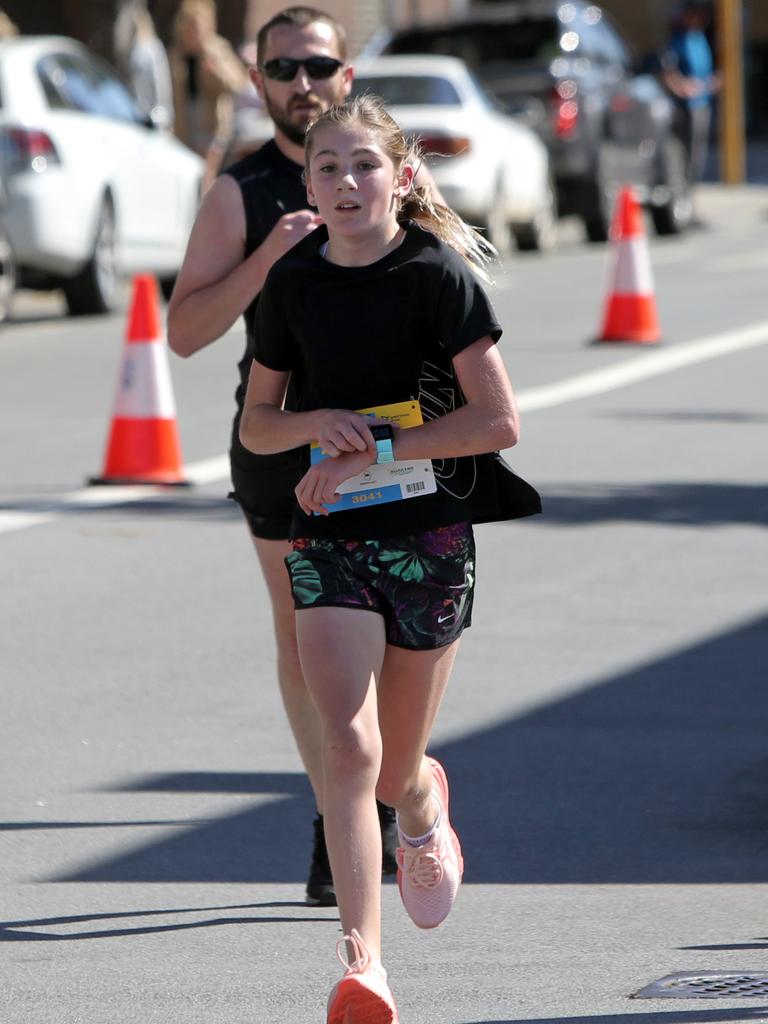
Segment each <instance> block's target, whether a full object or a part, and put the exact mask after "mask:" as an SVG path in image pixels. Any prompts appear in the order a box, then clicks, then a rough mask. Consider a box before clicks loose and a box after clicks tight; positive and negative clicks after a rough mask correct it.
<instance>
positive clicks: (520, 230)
mask: <svg viewBox="0 0 768 1024" xmlns="http://www.w3.org/2000/svg"><path fill="white" fill-rule="evenodd" d="M514 233H515V240H516V241H517V247H518V249H520V250H521V251H523V252H527V251H531V250H538V251H539V252H547V251H549V250H550V249H552V248H554V245H555V242H556V241H557V194H556V192H555V183H554V182H553V181H552V179H551V178H550V179H549V181H548V183H547V188H546V190H545V195H544V197H543V199H542V201H541V205H540V206H539V208H538V210H537V211H536V213H535V214H534V216H533V219H532V220H530V221H529V222H528V223H527V224H520V225H518V226H517V227H515V229H514Z"/></svg>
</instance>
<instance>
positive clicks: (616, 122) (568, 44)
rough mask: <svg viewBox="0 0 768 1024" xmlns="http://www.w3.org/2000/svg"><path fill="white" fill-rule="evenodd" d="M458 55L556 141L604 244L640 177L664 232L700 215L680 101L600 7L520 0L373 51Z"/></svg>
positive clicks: (579, 203) (593, 234)
mask: <svg viewBox="0 0 768 1024" xmlns="http://www.w3.org/2000/svg"><path fill="white" fill-rule="evenodd" d="M364 52H365V53H366V55H367V54H373V53H398V54H400V53H410V54H414V53H437V54H446V55H449V56H454V57H460V58H461V59H462V60H464V61H465V62H466V63H467V64H468V65H469V67H470V68H471V69H472V70H473V71H474V73H475V74H476V75H477V77H478V78H479V79H480V80H481V81H482V83H483V84H484V85H485V87H486V88H487V89H488V90H489V91H490V92H492V93H493V94H494V95H495V96H496V97H497V98H498V100H499V101H500V103H501V105H502V106H503V107H504V108H505V109H506V110H507V111H508V112H509V113H512V114H514V115H516V116H518V117H521V118H524V119H525V120H526V121H527V123H528V124H530V126H531V127H532V128H534V129H535V130H536V131H537V132H538V133H539V135H540V136H541V137H542V139H543V140H544V142H545V143H546V145H547V147H548V149H549V151H550V154H551V159H552V166H553V168H554V173H555V178H556V184H557V194H558V203H559V208H560V213H561V214H567V213H575V214H578V215H579V216H581V217H582V218H583V220H584V225H585V228H586V232H587V237H588V238H589V239H590V241H595V242H599V241H605V240H606V238H607V237H608V230H609V226H610V216H611V208H612V204H613V199H614V196H615V194H616V192H617V191H618V189H619V188H620V187H621V186H622V185H624V184H631V185H634V186H635V188H636V191H637V193H638V197H639V199H640V200H641V201H642V202H643V203H645V204H646V205H647V206H648V207H649V208H650V211H651V214H652V217H653V222H654V226H655V228H656V231H657V232H658V233H659V234H674V233H677V232H678V231H680V230H682V229H683V228H684V227H685V226H686V225H687V224H688V221H689V220H690V214H691V203H690V199H689V195H688V184H687V180H686V158H685V147H684V145H683V142H682V139H681V136H680V134H679V131H678V129H677V120H676V115H675V107H674V104H673V102H672V100H671V99H670V97H669V96H668V95H667V94H666V93H665V91H664V90H663V88H662V86H661V85H660V84H659V82H658V81H657V79H656V78H655V77H654V75H653V74H650V73H646V72H645V71H644V70H643V69H642V68H641V67H640V66H639V64H638V62H637V60H636V59H635V57H634V56H633V55H632V53H631V51H630V49H629V47H628V46H627V44H626V43H625V42H624V40H623V39H622V38H621V36H620V35H619V33H618V31H617V30H616V28H615V27H614V26H613V25H612V24H611V23H610V21H609V20H608V17H607V16H606V15H605V13H604V12H603V11H602V10H601V9H600V8H599V7H597V6H596V5H595V4H589V3H583V2H581V0H570V2H563V0H511V2H506V3H485V4H483V5H477V6H473V7H470V9H469V11H468V13H466V14H465V15H464V16H463V17H462V18H460V19H454V20H451V21H450V22H444V23H434V22H430V23H428V24H424V25H418V26H412V27H410V28H407V29H402V30H399V31H387V32H385V33H384V34H381V35H379V36H378V37H375V38H374V39H373V40H372V41H371V43H370V44H369V46H368V47H366V50H365V51H364Z"/></svg>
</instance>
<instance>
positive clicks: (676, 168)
mask: <svg viewBox="0 0 768 1024" xmlns="http://www.w3.org/2000/svg"><path fill="white" fill-rule="evenodd" d="M660 177H661V181H660V183H659V185H657V186H656V188H655V189H654V190H653V194H652V196H651V199H652V202H651V219H652V220H653V226H654V228H655V230H656V234H657V235H679V234H680V232H681V231H685V229H686V228H687V227H688V225H689V224H690V222H691V217H692V215H693V204H692V203H691V197H690V190H689V187H688V177H687V174H686V154H685V147H684V146H683V143H682V142H681V141H680V139H676V138H670V139H667V141H666V145H665V146H664V150H663V166H662V170H661V175H660Z"/></svg>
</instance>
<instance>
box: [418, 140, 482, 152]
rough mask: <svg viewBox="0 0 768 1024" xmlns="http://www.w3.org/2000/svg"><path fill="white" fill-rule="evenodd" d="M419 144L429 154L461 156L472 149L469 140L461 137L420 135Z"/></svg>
mask: <svg viewBox="0 0 768 1024" xmlns="http://www.w3.org/2000/svg"><path fill="white" fill-rule="evenodd" d="M419 144H420V145H421V148H422V150H423V151H424V152H425V153H427V154H430V155H431V154H433V153H434V154H435V155H436V156H461V154H462V153H468V152H469V151H470V149H471V148H472V144H471V143H470V141H469V139H467V138H465V137H463V136H459V135H420V136H419Z"/></svg>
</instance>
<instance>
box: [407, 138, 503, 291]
mask: <svg viewBox="0 0 768 1024" xmlns="http://www.w3.org/2000/svg"><path fill="white" fill-rule="evenodd" d="M423 159H424V156H423V154H422V152H421V148H420V146H419V144H418V142H411V144H410V152H409V154H408V156H407V157H406V163H409V164H411V166H412V167H413V169H414V172H415V171H416V170H417V169H418V167H419V166H420V165H421V163H422V161H423ZM397 219H398V220H399V221H404V220H412V221H415V222H416V223H417V224H418V225H419V227H422V228H424V229H425V230H426V231H431V232H432V234H433V235H436V236H437V237H438V238H439V239H440V241H441V242H445V244H446V245H450V246H451V248H452V249H455V250H456V252H458V253H459V255H460V256H462V257H463V259H464V260H466V262H467V263H468V264H469V265H470V267H471V268H472V269H473V270H474V271H475V273H476V274H477V275H478V276H479V277H481V278H482V279H483V280H484V281H489V280H490V279H489V276H488V273H487V271H486V270H485V264H487V263H489V262H490V261H491V260H493V259H494V258H496V257H497V256H498V253H497V251H496V249H495V248H494V247H493V245H491V243H490V242H489V241H488V239H487V238H485V237H484V236H483V235H481V234H480V232H479V231H476V230H475V228H473V227H472V226H471V225H469V224H467V223H466V222H465V221H463V220H462V219H461V217H460V216H459V215H458V213H456V212H455V211H454V210H452V209H451V208H450V207H448V206H443V205H442V204H441V203H436V202H434V200H433V199H432V192H431V189H430V188H429V186H427V185H421V186H419V187H416V186H412V187H411V190H410V192H409V193H408V195H407V196H406V197H405V199H403V201H402V202H401V204H400V210H399V211H398V217H397Z"/></svg>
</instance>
